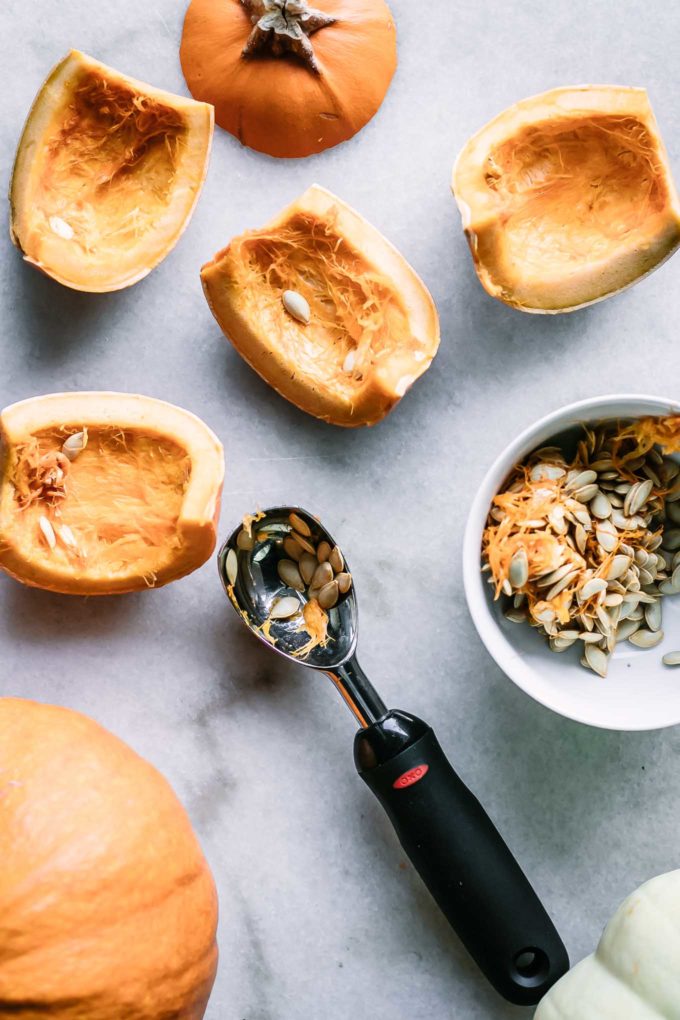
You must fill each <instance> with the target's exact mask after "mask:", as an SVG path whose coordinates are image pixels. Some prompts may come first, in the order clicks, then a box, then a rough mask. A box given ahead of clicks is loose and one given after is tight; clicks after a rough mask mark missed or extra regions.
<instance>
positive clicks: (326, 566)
mask: <svg viewBox="0 0 680 1020" xmlns="http://www.w3.org/2000/svg"><path fill="white" fill-rule="evenodd" d="M332 580H333V568H332V566H331V565H330V563H328V562H326V563H320V564H319V566H318V567H317V568H316V570H315V571H314V575H313V577H312V581H311V585H312V588H323V586H324V585H325V584H330V582H331V581H332Z"/></svg>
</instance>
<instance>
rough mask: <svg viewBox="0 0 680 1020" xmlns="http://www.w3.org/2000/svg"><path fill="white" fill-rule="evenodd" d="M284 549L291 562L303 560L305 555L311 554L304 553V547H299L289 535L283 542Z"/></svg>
mask: <svg viewBox="0 0 680 1020" xmlns="http://www.w3.org/2000/svg"><path fill="white" fill-rule="evenodd" d="M283 548H284V550H285V552H286V553H287V555H288V556H289V558H290V559H291V560H295V561H296V562H297V561H298V560H301V559H302V557H303V555H304V556H308V555H309V553H304V552H303V550H302V546H301V545H298V543H297V542H296V541H295V539H294V538H291V536H290V535H289V536H288V538H284V540H283Z"/></svg>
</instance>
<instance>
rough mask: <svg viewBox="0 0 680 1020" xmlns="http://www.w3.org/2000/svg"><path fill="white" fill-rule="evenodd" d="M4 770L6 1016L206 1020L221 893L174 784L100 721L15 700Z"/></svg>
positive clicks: (18, 1019) (2, 980)
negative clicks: (104, 727) (176, 793)
mask: <svg viewBox="0 0 680 1020" xmlns="http://www.w3.org/2000/svg"><path fill="white" fill-rule="evenodd" d="M62 668H63V666H61V667H57V666H56V665H55V670H58V669H62ZM0 775H1V776H2V811H0V847H1V848H2V868H0V945H1V946H2V952H1V953H0V1016H1V1017H3V1018H6V1020H9V1018H10V1017H11V1018H12V1020H37V1018H38V1017H45V1018H46V1017H49V1018H50V1020H124V1018H125V1020H170V1018H172V1020H200V1018H201V1017H203V1015H204V1013H205V1009H206V1005H207V1002H208V997H209V995H210V990H211V988H212V984H213V981H214V978H215V971H216V969H217V946H216V943H215V929H216V927H217V893H216V890H215V883H214V881H213V878H212V875H211V873H210V869H209V867H208V864H207V862H206V860H205V857H204V856H203V853H202V851H201V847H200V846H199V843H198V840H197V839H196V836H195V834H194V832H193V831H192V828H191V824H190V822H189V819H188V817H187V815H186V812H185V811H184V809H183V807H182V805H181V804H180V803H179V801H178V800H177V798H176V796H175V794H174V793H173V791H172V790H171V788H170V787H169V785H168V783H167V782H166V781H165V780H164V779H163V777H162V776H161V775H160V774H159V773H158V772H157V771H156V769H154V768H153V767H152V766H151V765H149V763H148V762H146V761H144V760H143V759H142V758H140V757H139V756H138V755H137V754H135V752H134V751H133V750H132V749H131V748H130V747H128V746H127V745H126V744H124V743H123V742H122V740H119V739H118V738H117V737H115V736H114V735H113V734H112V733H109V732H107V730H105V729H103V728H102V727H101V726H98V725H97V723H95V722H94V721H93V720H92V719H88V718H87V717H86V716H84V715H80V713H78V712H71V711H69V710H68V709H65V708H57V707H55V706H54V705H41V704H38V703H37V702H34V701H24V700H20V699H18V698H0Z"/></svg>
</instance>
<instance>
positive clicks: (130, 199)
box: [10, 50, 213, 291]
mask: <svg viewBox="0 0 680 1020" xmlns="http://www.w3.org/2000/svg"><path fill="white" fill-rule="evenodd" d="M212 131H213V112H212V109H211V107H210V106H207V105H206V104H205V103H197V102H194V101H193V100H191V99H185V98H184V97H182V96H175V95H173V94H172V93H170V92H162V91H161V90H160V89H156V88H153V87H152V86H151V85H146V84H144V83H143V82H140V81H135V79H133V78H128V77H126V76H125V75H123V74H120V73H119V72H118V71H114V70H113V68H111V67H106V65H104V64H100V63H99V62H98V61H96V60H94V59H93V58H92V57H88V56H86V55H85V54H84V53H79V52H77V51H75V50H74V51H73V52H71V53H69V55H68V56H67V57H66V58H65V59H64V60H62V61H61V63H59V64H57V66H56V67H55V68H54V69H53V70H52V72H51V73H50V76H49V77H48V79H47V81H46V82H45V83H44V85H43V86H42V88H41V89H40V92H39V93H38V95H37V97H36V99H35V102H34V103H33V106H32V108H31V111H30V113H29V115H28V119H27V121H26V124H25V127H24V131H23V134H22V136H21V140H20V142H19V147H18V150H17V155H16V160H15V163H14V171H13V174H12V183H11V186H10V232H11V236H12V240H13V242H14V244H15V245H16V246H17V248H19V249H20V250H21V252H22V253H23V256H24V258H25V259H26V261H27V262H30V263H32V264H33V265H35V266H37V267H38V269H41V270H42V271H43V272H45V273H47V275H48V276H51V277H53V278H54V279H55V280H58V282H59V283H63V284H65V285H66V286H67V287H72V288H74V289H75V290H85V291H110V290H119V289H120V288H122V287H129V286H130V285H131V284H133V283H136V282H137V281H138V280H141V279H142V277H144V276H146V275H147V273H149V272H150V271H151V270H152V269H153V268H154V266H156V265H158V263H159V262H160V261H161V260H162V259H163V258H165V256H166V255H167V254H168V252H169V251H170V250H171V249H172V248H173V247H174V245H175V244H176V242H177V241H178V239H179V237H180V235H181V233H182V231H183V230H184V228H185V227H186V225H187V223H188V222H189V218H190V217H191V214H192V212H193V209H194V206H195V204H196V201H197V200H198V196H199V194H200V191H201V187H202V185H203V180H204V178H205V175H206V172H207V169H208V157H209V153H210V142H211V138H212Z"/></svg>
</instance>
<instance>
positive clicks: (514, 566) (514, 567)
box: [508, 546, 529, 588]
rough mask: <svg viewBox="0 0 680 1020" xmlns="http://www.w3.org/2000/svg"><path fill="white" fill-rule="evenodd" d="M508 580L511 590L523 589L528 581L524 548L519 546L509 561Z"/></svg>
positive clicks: (527, 567) (527, 561)
mask: <svg viewBox="0 0 680 1020" xmlns="http://www.w3.org/2000/svg"><path fill="white" fill-rule="evenodd" d="M508 579H509V581H510V584H511V585H512V586H513V588H523V587H524V585H525V584H526V583H527V581H528V579H529V560H528V559H527V552H526V549H525V548H524V546H520V548H519V549H518V550H517V551H516V552H515V553H514V555H513V557H512V559H511V560H510V568H509V570H508Z"/></svg>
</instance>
